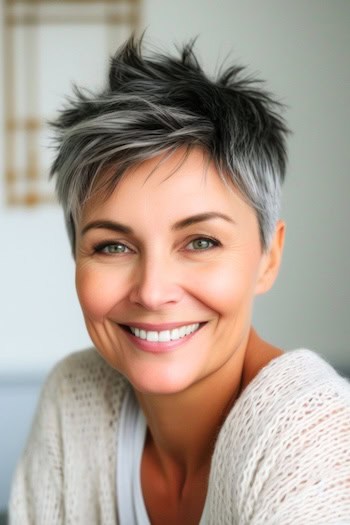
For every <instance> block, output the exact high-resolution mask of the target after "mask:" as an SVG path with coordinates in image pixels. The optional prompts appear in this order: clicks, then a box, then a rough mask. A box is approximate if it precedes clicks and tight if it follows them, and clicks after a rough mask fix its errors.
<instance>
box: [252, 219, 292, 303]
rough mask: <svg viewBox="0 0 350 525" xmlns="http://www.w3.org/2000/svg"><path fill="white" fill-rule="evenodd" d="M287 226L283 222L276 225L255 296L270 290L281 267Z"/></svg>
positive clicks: (260, 271)
mask: <svg viewBox="0 0 350 525" xmlns="http://www.w3.org/2000/svg"><path fill="white" fill-rule="evenodd" d="M285 230H286V226H285V223H284V222H283V221H278V222H277V223H276V230H275V234H274V237H273V239H272V242H271V245H270V247H269V249H268V250H267V251H266V252H265V254H264V255H263V257H262V261H261V266H260V270H259V278H258V281H257V285H256V289H255V294H256V295H259V294H263V293H265V292H267V291H268V290H270V288H271V287H272V285H273V283H274V282H275V280H276V278H277V275H278V271H279V268H280V265H281V260H282V253H283V246H284V238H285Z"/></svg>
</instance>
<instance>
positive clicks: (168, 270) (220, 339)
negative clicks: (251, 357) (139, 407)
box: [76, 149, 271, 393]
mask: <svg viewBox="0 0 350 525" xmlns="http://www.w3.org/2000/svg"><path fill="white" fill-rule="evenodd" d="M183 155H184V152H183V151H180V152H177V153H175V154H173V155H172V156H171V157H169V158H166V157H164V158H163V159H162V160H161V162H160V158H156V159H153V160H148V161H146V162H144V163H142V164H140V165H138V166H137V167H136V168H134V169H132V170H129V172H128V173H126V175H125V176H124V178H123V179H122V180H121V181H120V183H119V184H118V186H117V188H116V189H115V191H114V193H113V194H112V195H111V196H110V197H109V198H108V199H107V200H102V199H98V198H97V197H95V198H92V199H91V200H90V201H89V202H88V203H87V204H86V206H85V208H84V209H83V213H82V218H81V221H80V224H79V225H78V228H77V252H76V285H77V291H78V296H79V300H80V304H81V307H82V310H83V314H84V317H85V321H86V326H87V329H88V331H89V334H90V336H91V338H92V340H93V342H94V344H95V345H96V348H97V349H98V350H99V352H100V353H101V355H102V356H103V357H104V358H105V359H106V360H107V362H108V363H109V364H110V365H111V366H112V367H114V368H116V369H117V370H119V371H120V372H121V373H122V374H124V375H125V376H126V377H127V378H128V379H129V381H130V382H131V383H132V384H133V385H134V387H135V388H136V389H137V390H139V391H141V392H148V393H175V392H179V391H182V390H185V389H186V388H188V387H190V386H191V385H193V384H194V383H196V382H198V381H202V380H205V378H207V377H208V376H211V375H212V374H215V373H217V372H218V371H219V370H220V369H222V367H226V366H230V363H232V360H233V359H234V356H235V354H236V353H237V352H238V351H239V350H240V349H241V347H242V345H244V344H245V343H246V339H247V335H248V333H249V329H250V322H251V310H252V302H253V298H254V295H255V294H256V293H261V292H263V291H265V289H266V288H267V287H268V286H269V284H267V282H266V278H265V276H266V274H267V273H268V270H267V266H268V254H263V253H262V250H261V244H260V239H259V228H258V222H257V218H256V215H255V212H254V211H253V210H252V208H250V207H249V206H248V205H247V204H246V203H245V202H244V201H243V200H242V198H241V197H240V196H239V195H238V194H237V192H235V191H233V190H232V191H231V190H229V189H228V188H227V187H226V186H225V185H224V184H223V182H222V181H221V180H220V178H219V175H218V173H217V171H216V169H215V167H214V165H213V164H209V166H208V165H207V160H206V158H205V157H204V156H203V153H202V152H201V150H199V149H197V150H192V151H191V152H190V154H189V155H188V157H186V158H185V157H184V156H183ZM184 158H185V160H184ZM158 164H159V165H158ZM155 168H156V169H155ZM152 170H154V171H152ZM270 284H271V283H270Z"/></svg>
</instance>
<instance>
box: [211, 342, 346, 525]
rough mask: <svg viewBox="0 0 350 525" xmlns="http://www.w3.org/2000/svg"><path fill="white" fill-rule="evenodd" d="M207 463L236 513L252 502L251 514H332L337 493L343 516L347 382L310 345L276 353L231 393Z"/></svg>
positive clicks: (297, 517) (264, 517) (263, 518)
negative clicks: (241, 387)
mask: <svg viewBox="0 0 350 525" xmlns="http://www.w3.org/2000/svg"><path fill="white" fill-rule="evenodd" d="M213 463H214V464H215V478H216V483H217V486H220V487H221V490H222V488H223V487H226V489H227V490H229V491H230V492H231V494H232V492H233V493H235V498H236V499H237V508H236V512H237V515H241V516H243V515H244V516H245V515H246V514H247V512H249V509H250V511H251V514H250V518H249V519H251V521H249V522H252V523H267V522H269V519H272V516H275V518H276V521H273V523H290V521H288V520H289V519H290V517H291V516H293V520H294V521H293V523H295V524H299V523H306V522H309V521H308V519H310V520H311V521H312V519H314V518H315V516H317V518H318V517H320V516H321V515H322V513H323V516H328V513H331V514H332V512H333V514H332V517H334V505H335V503H336V502H337V501H339V498H340V499H341V498H343V501H344V503H343V504H342V506H340V507H338V510H337V511H339V512H342V514H339V516H340V515H341V516H342V517H343V516H344V515H345V514H346V512H347V511H346V509H349V508H350V490H349V479H350V385H349V382H348V381H347V380H346V379H344V378H342V377H341V376H340V375H339V374H338V373H337V372H336V371H335V370H334V369H333V368H332V367H331V366H330V365H329V364H328V363H327V362H326V361H325V360H323V359H322V358H321V357H319V356H318V355H317V354H316V353H314V352H312V351H310V350H306V349H300V350H295V351H292V352H289V353H285V354H283V355H282V356H280V357H277V358H276V359H274V360H272V361H271V362H270V363H269V364H268V365H267V366H265V367H264V368H262V369H261V370H260V372H259V373H258V375H257V376H256V377H255V378H254V379H253V381H252V382H251V383H250V384H249V385H248V386H247V388H246V389H245V390H244V391H243V393H242V395H241V397H240V398H239V399H238V400H237V402H236V404H235V405H234V407H233V409H232V410H231V412H230V414H229V416H228V418H227V420H226V422H225V424H224V426H223V428H222V430H221V432H220V434H219V438H218V441H217V446H216V449H215V455H214V461H213ZM232 472H234V473H235V476H234V478H232ZM305 505H306V506H305ZM332 506H333V510H332ZM316 508H317V509H319V510H317V512H319V514H317V512H316ZM253 509H254V511H253ZM344 509H345V510H344ZM308 512H309V513H310V514H308ZM253 516H254V517H255V518H256V521H254V519H252V517H253ZM276 516H278V518H277V517H276ZM282 516H283V517H282ZM259 520H260V521H259ZM303 520H304V521H303ZM311 521H310V522H311ZM326 522H327V523H331V521H327V520H326Z"/></svg>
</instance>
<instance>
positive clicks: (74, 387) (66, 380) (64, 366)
mask: <svg viewBox="0 0 350 525" xmlns="http://www.w3.org/2000/svg"><path fill="white" fill-rule="evenodd" d="M126 384H127V381H126V380H125V378H124V377H123V376H122V375H121V374H120V373H119V372H117V371H116V370H114V369H113V368H112V367H110V366H109V365H108V364H107V363H106V362H105V361H104V359H102V357H101V356H100V355H99V354H98V352H97V351H96V350H95V349H93V348H91V349H87V350H81V351H79V352H74V353H72V354H69V355H68V356H66V357H65V358H63V359H62V360H61V361H59V362H58V363H57V364H56V365H55V366H54V368H53V369H52V370H51V372H50V373H49V375H48V377H47V380H46V382H45V385H44V389H47V390H51V391H52V390H54V391H55V393H56V394H58V395H60V394H61V395H63V396H65V395H69V394H72V393H78V392H80V393H82V392H86V391H88V390H89V391H90V392H95V391H96V392H100V393H102V392H104V389H106V388H107V389H108V388H112V389H113V390H114V391H115V392H120V393H122V392H123V391H124V390H125V387H126ZM77 397H80V398H81V397H82V396H81V395H78V396H77Z"/></svg>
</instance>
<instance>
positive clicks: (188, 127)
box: [51, 38, 288, 253]
mask: <svg viewBox="0 0 350 525" xmlns="http://www.w3.org/2000/svg"><path fill="white" fill-rule="evenodd" d="M243 69H244V68H242V67H240V66H231V67H229V68H228V69H226V70H225V71H223V72H221V73H220V74H219V76H218V78H217V79H215V80H212V79H210V78H209V77H208V76H207V75H206V74H205V73H204V72H203V70H202V68H201V67H200V65H199V63H198V60H197V58H196V56H195V54H194V51H193V42H191V43H190V44H188V45H186V46H185V47H184V48H183V49H182V51H181V54H180V57H179V58H175V57H172V56H168V55H163V54H157V55H153V56H151V57H146V56H145V55H144V53H143V51H142V45H141V40H139V41H137V40H135V39H134V38H131V39H129V40H128V41H127V42H126V44H125V45H124V46H123V47H122V48H121V49H119V50H118V51H117V53H116V54H115V56H114V57H113V58H112V60H111V66H110V71H109V82H108V85H107V87H106V88H105V89H104V90H103V91H102V92H101V93H100V94H91V93H86V92H82V91H80V90H78V89H77V88H76V89H75V98H74V99H71V100H70V101H69V105H68V107H66V108H65V109H64V110H63V111H62V112H61V114H60V116H59V118H58V119H57V120H56V121H55V122H54V123H53V126H54V128H55V130H56V140H57V150H58V152H57V157H56V159H55V161H54V163H53V166H52V170H51V175H54V174H55V175H56V189H57V193H58V197H59V200H60V202H61V203H62V205H63V208H64V213H65V219H66V224H67V228H68V233H69V237H70V240H71V243H72V248H73V253H74V244H75V230H74V228H75V226H74V225H75V222H76V220H77V218H78V216H79V212H80V210H81V208H82V207H83V205H84V203H85V202H86V199H87V198H88V197H89V196H90V194H91V191H92V189H93V188H94V187H95V184H96V181H97V180H98V179H99V176H100V175H101V173H102V176H103V174H106V172H108V173H111V169H110V168H113V169H112V176H111V175H109V179H108V184H106V189H108V191H109V192H111V191H112V190H113V188H114V187H115V185H116V184H117V182H118V180H120V177H121V176H122V175H123V173H124V172H125V170H126V169H127V168H129V167H130V166H132V165H135V164H137V163H140V162H142V161H144V160H146V159H148V158H151V157H155V156H156V155H159V154H160V153H165V152H171V151H174V150H176V149H178V148H180V147H187V148H188V147H192V146H199V147H201V148H202V149H203V150H204V151H205V152H206V153H207V154H208V155H209V158H210V159H211V160H212V161H213V162H214V163H215V165H216V166H217V168H218V172H219V173H220V176H222V177H223V179H224V180H225V182H227V181H228V180H231V181H232V182H233V184H234V186H235V187H236V188H237V189H238V190H239V191H240V193H241V194H242V196H243V197H244V198H245V199H246V201H247V202H248V203H249V204H250V205H251V206H252V208H254V209H255V211H256V214H257V218H258V221H259V227H260V238H261V243H262V247H263V249H266V248H267V247H268V245H269V242H270V240H271V238H272V235H273V232H274V227H275V223H276V220H277V218H278V214H279V207H280V194H281V184H282V182H283V180H284V176H285V169H286V158H287V154H286V146H285V139H286V135H287V133H288V130H287V127H286V125H285V123H284V120H283V119H282V117H281V116H280V110H281V105H280V103H279V102H277V101H276V100H274V99H273V98H272V96H271V95H270V94H269V93H267V92H266V91H265V90H264V89H262V87H261V81H260V80H256V79H252V78H247V77H243V76H242V72H243Z"/></svg>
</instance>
